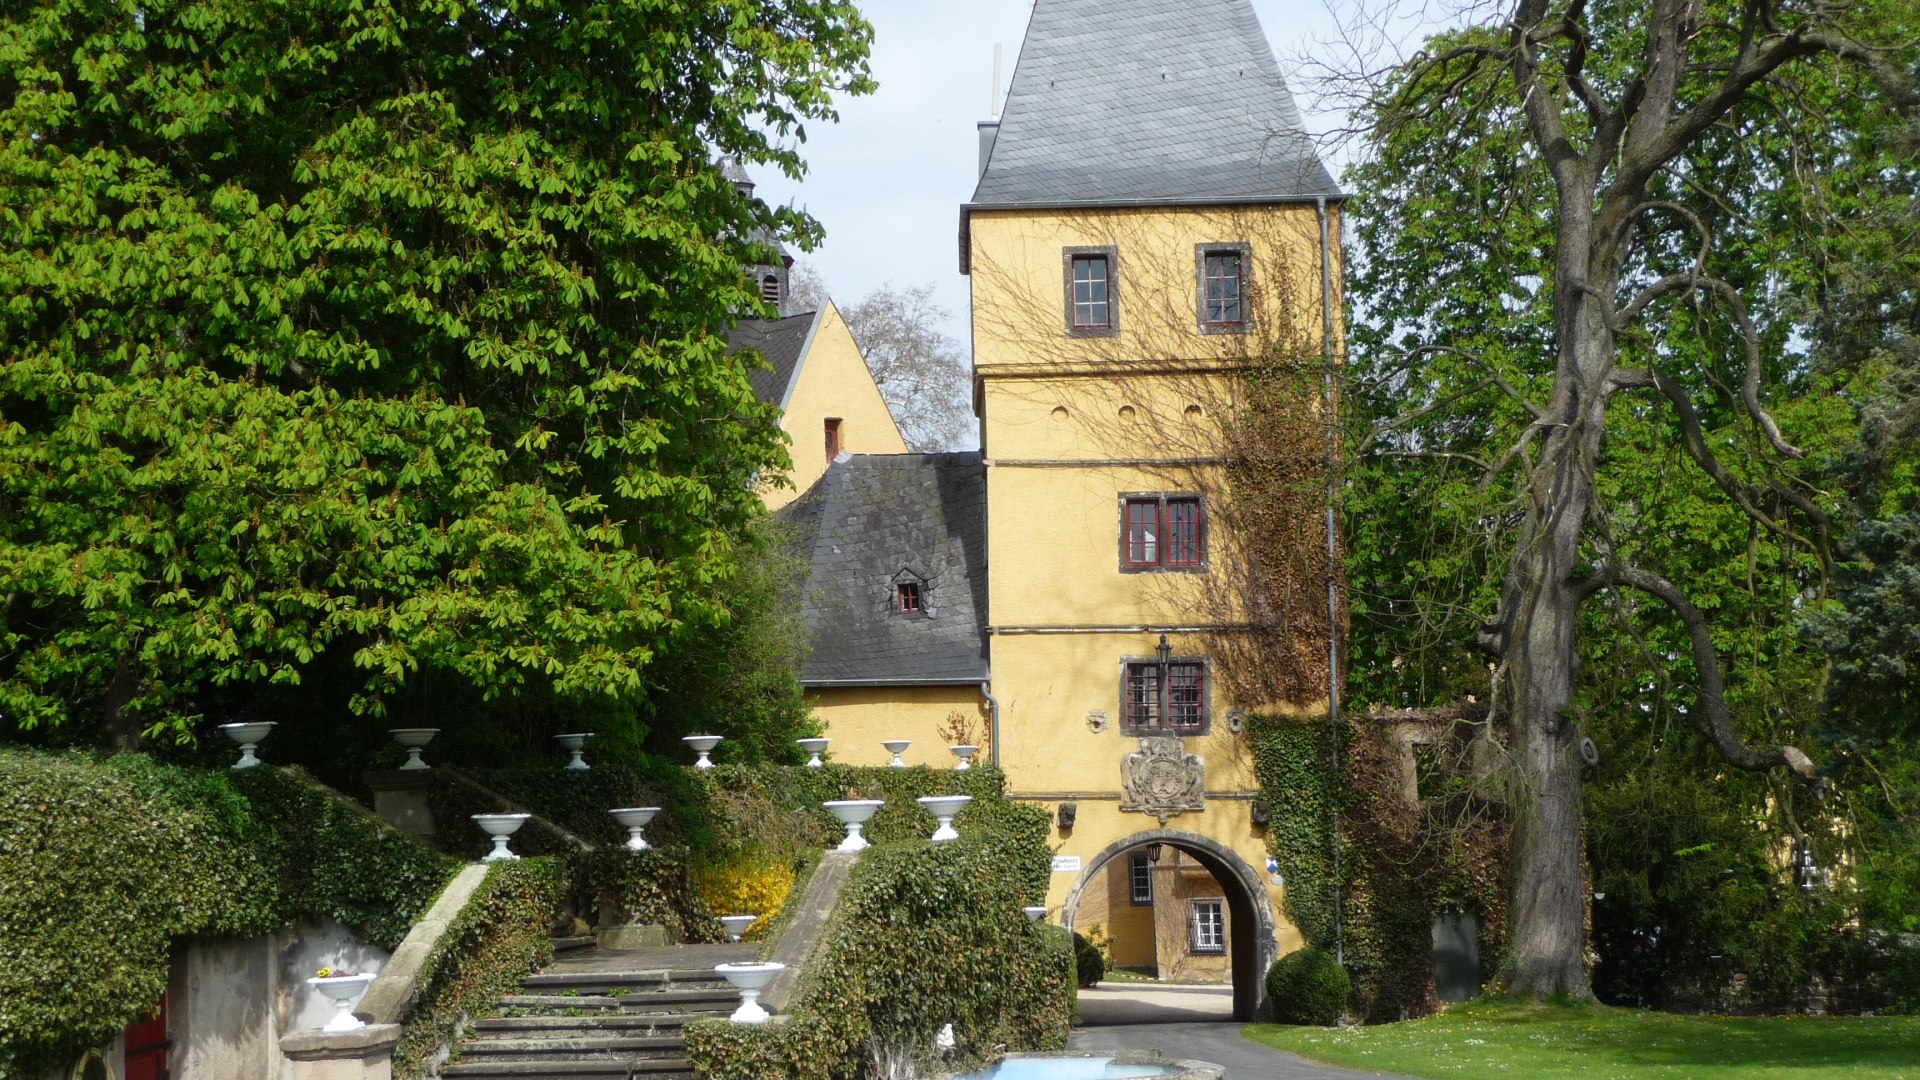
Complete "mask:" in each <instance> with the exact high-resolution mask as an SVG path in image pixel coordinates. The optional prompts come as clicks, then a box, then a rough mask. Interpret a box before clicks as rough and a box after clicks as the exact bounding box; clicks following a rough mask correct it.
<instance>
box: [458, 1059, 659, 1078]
mask: <svg viewBox="0 0 1920 1080" xmlns="http://www.w3.org/2000/svg"><path fill="white" fill-rule="evenodd" d="M440 1074H442V1076H499V1078H503V1080H513V1078H532V1076H538V1078H540V1080H605V1078H609V1076H618V1078H641V1076H643V1078H645V1080H691V1078H693V1076H695V1072H693V1063H691V1061H689V1059H685V1057H657V1059H647V1061H628V1059H622V1057H609V1059H601V1061H449V1063H447V1065H442V1067H440Z"/></svg>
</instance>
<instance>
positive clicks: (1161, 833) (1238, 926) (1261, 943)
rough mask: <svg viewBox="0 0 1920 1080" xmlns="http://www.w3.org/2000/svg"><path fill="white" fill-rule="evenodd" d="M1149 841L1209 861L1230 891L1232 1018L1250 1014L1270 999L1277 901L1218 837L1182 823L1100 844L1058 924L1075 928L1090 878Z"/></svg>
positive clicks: (1211, 870) (1276, 948)
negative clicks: (1268, 982) (1192, 830)
mask: <svg viewBox="0 0 1920 1080" xmlns="http://www.w3.org/2000/svg"><path fill="white" fill-rule="evenodd" d="M1145 844H1164V845H1166V846H1168V847H1172V848H1176V849H1178V850H1180V851H1183V852H1185V853H1187V854H1188V855H1191V856H1193V859H1194V861H1195V862H1198V863H1199V864H1200V865H1201V866H1203V867H1205V868H1206V870H1207V873H1209V874H1212V875H1213V877H1214V880H1215V881H1218V882H1219V883H1220V889H1221V891H1222V892H1223V893H1225V894H1226V899H1227V910H1228V911H1229V912H1230V913H1231V914H1232V916H1233V917H1232V919H1231V920H1229V923H1228V927H1229V929H1228V934H1229V941H1230V942H1231V945H1232V949H1231V952H1232V956H1233V1018H1234V1019H1235V1020H1252V1019H1254V1018H1255V1017H1256V1016H1257V1015H1259V1012H1260V1010H1261V1009H1262V1008H1263V1007H1264V1006H1265V1005H1266V1000H1267V989H1266V973H1267V968H1269V967H1271V966H1273V962H1274V960H1275V959H1277V958H1278V954H1279V951H1280V943H1279V938H1278V934H1277V933H1276V927H1275V924H1274V918H1273V904H1272V903H1271V902H1269V901H1268V899H1267V890H1266V886H1265V885H1263V884H1262V883H1261V881H1260V875H1259V874H1258V873H1256V872H1255V871H1254V869H1253V867H1251V866H1248V865H1247V863H1246V860H1244V859H1242V858H1241V857H1240V856H1238V855H1236V854H1234V853H1233V852H1232V851H1231V850H1229V849H1228V848H1227V847H1226V846H1225V845H1223V844H1221V843H1220V842H1219V841H1218V840H1211V839H1208V838H1207V837H1204V836H1201V835H1200V834H1199V833H1190V832H1187V831H1185V830H1183V829H1148V830H1146V831H1145V832H1137V833H1134V834H1133V835H1132V836H1128V837H1123V838H1122V839H1119V840H1115V841H1114V842H1113V843H1111V844H1108V845H1107V846H1106V847H1105V848H1103V849H1101V851H1100V854H1098V855H1095V856H1094V857H1093V858H1092V859H1090V860H1088V861H1087V863H1086V866H1085V868H1084V869H1083V870H1081V872H1080V877H1079V879H1078V880H1076V881H1075V882H1074V883H1073V889H1072V891H1071V892H1069V893H1067V899H1066V903H1064V904H1062V905H1061V906H1060V925H1062V926H1064V927H1066V928H1067V929H1068V930H1072V929H1073V920H1074V915H1075V913H1076V912H1078V910H1079V908H1080V895H1081V893H1082V892H1083V891H1084V890H1085V889H1086V888H1087V885H1088V883H1089V882H1096V881H1099V880H1100V873H1101V871H1102V870H1103V869H1105V867H1106V865H1107V863H1109V862H1112V861H1113V860H1114V859H1115V858H1116V857H1118V856H1119V855H1121V854H1122V853H1124V852H1127V851H1131V850H1132V849H1134V848H1137V847H1141V846H1142V845H1145Z"/></svg>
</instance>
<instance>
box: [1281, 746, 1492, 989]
mask: <svg viewBox="0 0 1920 1080" xmlns="http://www.w3.org/2000/svg"><path fill="white" fill-rule="evenodd" d="M1482 719H1483V718H1482V717H1481V716H1480V715H1479V714H1477V713H1475V712H1473V711H1471V710H1458V709H1456V710H1429V711H1424V712H1408V713H1374V714H1368V715H1364V716H1349V717H1346V718H1344V719H1343V721H1342V723H1341V725H1340V727H1339V729H1338V735H1339V750H1340V755H1339V757H1340V768H1339V771H1338V774H1337V775H1336V774H1335V771H1334V767H1333V753H1332V751H1333V738H1334V734H1335V732H1334V731H1333V730H1332V729H1331V726H1330V725H1329V724H1328V723H1327V719H1326V717H1325V716H1320V717H1304V718H1302V717H1255V718H1252V720H1251V721H1250V723H1249V725H1248V728H1247V732H1248V740H1249V743H1250V744H1251V746H1252V747H1253V750H1254V766H1255V769H1256V772H1257V775H1258V778H1259V781H1260V787H1261V792H1262V797H1263V798H1264V799H1265V800H1266V802H1267V805H1268V806H1269V808H1270V810H1271V819H1270V822H1269V824H1268V827H1267V846H1268V850H1269V851H1270V852H1271V854H1272V855H1273V857H1274V859H1275V860H1276V861H1278V863H1279V865H1280V872H1281V874H1282V875H1283V877H1284V879H1285V881H1286V888H1287V894H1286V907H1287V914H1288V916H1289V917H1290V918H1291V919H1292V920H1293V922H1294V924H1295V925H1296V926H1298V927H1299V928H1300V932H1301V934H1302V935H1303V936H1305V937H1306V939H1307V941H1308V942H1309V943H1310V944H1313V945H1316V946H1319V947H1320V948H1323V949H1327V950H1329V951H1331V950H1333V949H1334V948H1335V945H1336V939H1337V942H1338V945H1339V948H1340V951H1341V953H1342V954H1343V956H1344V959H1345V962H1346V966H1347V969H1348V972H1349V974H1350V975H1351V976H1352V978H1353V1000H1352V1002H1351V1005H1352V1008H1353V1011H1354V1013H1355V1014H1356V1015H1360V1016H1364V1017H1365V1018H1367V1019H1368V1020H1396V1019H1400V1018H1401V1017H1403V1016H1417V1015H1422V1014H1424V1013H1427V1012H1430V1011H1432V1009H1433V1008H1434V1006H1435V1004H1436V999H1435V997H1434V986H1433V964H1432V938H1431V933H1432V925H1433V920H1434V918H1435V916H1437V915H1439V914H1441V913H1442V912H1445V911H1448V910H1459V911H1466V912H1471V913H1472V914H1474V915H1475V916H1476V917H1477V919H1478V921H1479V925H1480V934H1481V942H1480V957H1481V974H1482V977H1483V979H1484V978H1486V977H1488V976H1490V975H1491V968H1492V966H1493V963H1494V961H1495V958H1497V957H1498V956H1499V954H1500V947H1501V944H1502V941H1501V934H1502V932H1503V931H1504V929H1505V926H1506V900H1505V897H1506V873H1505V860H1504V851H1505V833H1504V821H1503V818H1502V815H1501V812H1500V809H1499V805H1498V804H1497V802H1495V801H1494V800H1493V799H1491V798H1490V796H1489V793H1488V792H1487V791H1486V790H1484V785H1482V784H1481V783H1479V782H1477V781H1476V780H1475V769H1474V767H1475V764H1476V754H1479V755H1482V756H1483V755H1484V754H1485V753H1486V752H1487V747H1488V744H1487V743H1485V742H1484V741H1482V740H1480V739H1479V736H1481V735H1482V734H1483V728H1482V723H1481V721H1482ZM1416 745H1417V746H1419V747H1424V748H1430V752H1427V753H1421V754H1418V755H1416V754H1415V753H1414V752H1413V750H1414V747H1415V746H1416ZM1410 758H1412V759H1414V761H1413V763H1412V764H1411V768H1410V761H1409V759H1410ZM1410 787H1411V788H1412V790H1409V788H1410ZM1336 814H1337V820H1338V823H1339V824H1338V832H1337V834H1336V833H1335V831H1334V822H1335V820H1336ZM1336 835H1337V840H1336ZM1336 843H1337V852H1336ZM1336 856H1337V857H1336ZM1336 864H1337V865H1338V874H1337V877H1336V872H1335V866H1336ZM1336 882H1337V883H1338V885H1339V890H1338V893H1339V895H1338V898H1337V901H1336V889H1335V885H1336ZM1336 902H1337V903H1338V907H1339V910H1338V925H1337V927H1336V910H1335V909H1336Z"/></svg>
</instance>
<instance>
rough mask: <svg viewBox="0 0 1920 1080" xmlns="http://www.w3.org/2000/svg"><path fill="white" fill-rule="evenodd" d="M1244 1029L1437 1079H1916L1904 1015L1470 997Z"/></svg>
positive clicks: (1345, 1060) (1263, 1039)
mask: <svg viewBox="0 0 1920 1080" xmlns="http://www.w3.org/2000/svg"><path fill="white" fill-rule="evenodd" d="M1245 1034H1246V1037H1247V1038H1249V1039H1252V1040H1254V1041H1255V1042H1258V1043H1261V1044H1264V1045H1266V1046H1271V1047H1274V1048H1276V1049H1279V1050H1287V1051H1291V1052H1292V1053H1295V1054H1299V1055H1300V1056H1302V1057H1306V1058H1312V1059H1313V1060H1315V1061H1324V1062H1326V1063H1328V1064H1330V1065H1344V1066H1347V1067H1349V1068H1356V1069H1367V1070H1370V1071H1373V1072H1382V1073H1399V1074H1402V1075H1405V1076H1417V1077H1425V1078H1445V1080H1480V1078H1492V1077H1500V1078H1502V1080H1513V1078H1515V1077H1535V1076H1540V1077H1570V1078H1573V1080H1682V1078H1685V1080H1759V1078H1761V1077H1766V1078H1769V1080H1789V1078H1790V1080H1829V1078H1831V1080H1843V1078H1844V1080H1920V1018H1915V1017H1838V1018H1822V1017H1805V1016H1787V1017H1724V1016H1680V1015H1676V1014H1673V1013H1656V1012H1642V1011H1639V1010H1634V1009H1610V1008H1607V1007H1605V1006H1602V1005H1520V1004H1513V1003H1506V1002H1499V1003H1492V1002H1472V1003H1470V1004H1466V1005H1456V1006H1454V1007H1453V1008H1452V1009H1450V1010H1448V1011H1447V1012H1445V1013H1442V1014H1440V1015H1438V1016H1430V1017H1428V1018H1426V1019H1424V1020H1410V1021H1408V1022H1406V1023H1402V1024H1381V1025H1377V1026H1374V1027H1362V1028H1348V1029H1346V1030H1335V1029H1330V1028H1307V1027H1282V1026H1279V1025H1275V1024H1253V1025H1249V1026H1248V1027H1247V1028H1246V1031H1245Z"/></svg>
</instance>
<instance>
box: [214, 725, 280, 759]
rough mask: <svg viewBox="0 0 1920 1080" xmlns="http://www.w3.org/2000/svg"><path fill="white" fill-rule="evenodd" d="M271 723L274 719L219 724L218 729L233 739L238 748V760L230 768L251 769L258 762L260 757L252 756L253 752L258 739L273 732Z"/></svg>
mask: <svg viewBox="0 0 1920 1080" xmlns="http://www.w3.org/2000/svg"><path fill="white" fill-rule="evenodd" d="M273 725H274V721H272V720H255V721H253V722H251V723H246V724H221V725H220V730H221V731H222V732H224V733H225V734H226V736H227V738H229V739H232V740H233V743H234V745H235V746H238V747H239V748H240V760H239V761H236V762H234V763H233V765H232V766H231V768H235V769H251V768H253V767H254V766H255V765H258V764H260V759H259V758H257V757H254V756H253V752H254V751H255V750H257V749H259V747H260V741H261V740H262V739H265V738H266V737H267V736H268V735H269V734H271V733H272V732H273Z"/></svg>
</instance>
